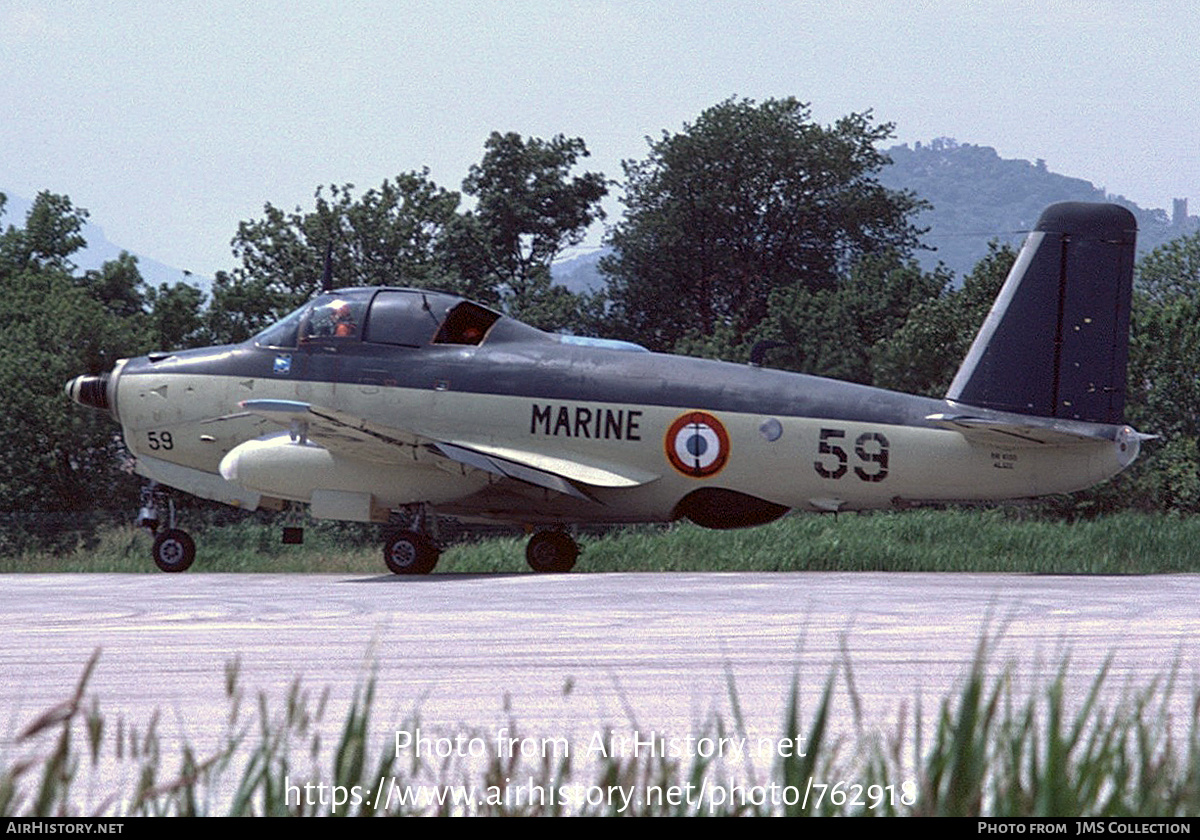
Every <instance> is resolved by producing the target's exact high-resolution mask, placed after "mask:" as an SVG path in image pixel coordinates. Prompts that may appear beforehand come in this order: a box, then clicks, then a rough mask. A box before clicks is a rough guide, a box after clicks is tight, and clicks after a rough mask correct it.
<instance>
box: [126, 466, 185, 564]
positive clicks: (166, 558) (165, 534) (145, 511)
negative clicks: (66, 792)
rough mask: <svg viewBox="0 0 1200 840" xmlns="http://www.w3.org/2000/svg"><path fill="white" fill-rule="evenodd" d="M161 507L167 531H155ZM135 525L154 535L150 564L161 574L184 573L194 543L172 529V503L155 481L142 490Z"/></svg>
mask: <svg viewBox="0 0 1200 840" xmlns="http://www.w3.org/2000/svg"><path fill="white" fill-rule="evenodd" d="M162 507H165V508H166V509H167V528H166V529H165V530H163V531H159V530H158V527H159V525H160V524H161V521H160V519H159V509H160V508H162ZM137 524H138V526H139V527H142V528H145V529H146V530H148V531H149V532H150V533H151V534H152V535H154V547H153V548H152V549H151V554H152V556H153V557H154V565H156V566H158V568H159V569H161V570H162V571H164V572H184V571H187V569H188V567H190V566H191V565H192V563H193V562H194V561H195V559H196V543H195V541H194V540H193V539H192V538H191V536H190V535H189V534H188V532H187V531H183V530H181V529H179V528H176V527H175V503H174V502H173V501H171V498H170V496H168V495H167V494H166V492H165V491H164V490H163V489H162V488H161V487H159V486H158V484H157V483H156V482H150V484H148V485H147V486H146V487H144V488H142V504H141V509H140V510H139V511H138V523H137Z"/></svg>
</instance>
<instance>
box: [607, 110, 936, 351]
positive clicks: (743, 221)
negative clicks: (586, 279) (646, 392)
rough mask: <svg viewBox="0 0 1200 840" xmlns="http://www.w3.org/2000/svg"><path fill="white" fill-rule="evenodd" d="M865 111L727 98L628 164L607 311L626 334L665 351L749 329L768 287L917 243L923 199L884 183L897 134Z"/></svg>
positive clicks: (817, 285)
mask: <svg viewBox="0 0 1200 840" xmlns="http://www.w3.org/2000/svg"><path fill="white" fill-rule="evenodd" d="M891 131H892V126H891V125H890V124H882V125H875V124H874V123H873V122H872V117H871V115H870V113H865V114H850V115H849V116H846V117H843V118H842V119H841V120H839V121H838V122H837V123H836V124H835V125H833V126H829V127H822V126H820V125H817V124H816V123H814V122H812V121H811V119H810V112H809V110H808V106H807V105H805V104H803V103H801V102H798V101H797V100H795V99H791V98H788V99H781V100H777V99H770V100H767V101H765V102H764V103H762V104H761V105H759V104H756V103H755V102H753V101H752V100H748V99H742V100H737V99H729V100H726V101H725V102H722V103H720V104H718V105H716V106H714V107H712V108H709V109H708V110H706V111H704V112H703V113H702V114H701V115H700V117H699V118H698V119H697V120H696V122H695V123H691V124H685V125H684V127H683V130H682V131H681V132H680V133H678V134H674V135H672V134H668V133H667V132H664V133H663V136H662V138H661V139H660V140H658V141H657V142H653V141H652V142H651V143H650V153H649V156H648V157H647V158H646V159H645V160H642V161H626V162H625V164H624V170H625V184H624V187H625V197H624V202H625V204H626V206H627V210H626V213H625V218H624V219H623V220H622V221H621V222H619V223H618V224H617V225H616V226H615V227H614V228H613V230H612V231H611V232H610V235H609V240H610V242H611V244H612V246H613V248H614V249H615V251H614V253H613V255H612V256H611V257H609V258H607V259H605V260H604V261H603V262H602V263H601V269H602V271H603V272H604V273H606V274H607V275H608V276H609V295H610V298H611V300H612V312H611V315H612V317H613V318H614V319H615V320H616V321H617V322H618V323H619V324H620V325H621V327H622V328H623V329H624V331H625V334H626V335H627V336H628V337H632V338H635V339H636V340H640V341H642V342H644V343H646V344H648V345H649V346H650V347H651V348H653V349H660V350H666V349H670V348H672V347H673V346H674V345H675V342H676V341H678V340H679V339H680V338H681V337H682V336H684V335H687V334H688V333H689V332H698V333H699V334H700V335H712V334H713V332H714V331H715V330H716V328H717V326H718V325H719V324H722V323H728V324H731V325H732V326H733V327H734V329H735V330H737V331H738V332H743V333H744V332H746V331H748V330H749V329H751V328H753V327H754V326H756V325H757V324H758V323H760V322H761V321H762V320H763V318H765V317H766V315H767V312H768V308H769V300H770V296H771V293H772V292H773V291H774V290H776V289H779V288H784V287H789V286H794V285H800V286H803V287H804V288H806V289H808V290H809V291H811V292H816V291H819V290H821V289H828V288H832V287H833V286H834V285H835V284H836V282H837V278H838V275H839V272H841V271H843V270H845V269H847V268H848V267H849V266H850V265H851V264H852V263H853V262H854V261H855V259H856V258H858V257H859V256H861V255H863V254H866V253H872V252H877V251H883V250H889V249H890V250H893V251H895V252H896V253H898V254H899V255H901V256H904V255H905V254H907V253H908V252H910V251H911V249H912V248H914V247H915V246H916V244H917V236H918V233H919V232H918V231H917V230H916V228H914V227H913V225H912V224H911V222H910V220H909V217H910V215H911V214H912V213H913V212H914V211H915V210H916V209H917V208H919V207H921V206H922V204H921V202H920V201H918V200H917V198H916V197H915V196H913V195H912V194H910V193H904V192H894V191H890V190H887V189H884V188H883V187H882V186H880V184H879V182H878V178H877V176H878V173H879V170H880V169H881V168H882V167H883V165H884V164H885V163H886V162H887V158H886V157H884V156H883V155H882V154H881V153H880V152H878V151H877V150H876V149H875V144H876V143H878V142H879V141H881V140H883V139H884V138H886V137H889V136H890V135H891Z"/></svg>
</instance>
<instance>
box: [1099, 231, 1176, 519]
mask: <svg viewBox="0 0 1200 840" xmlns="http://www.w3.org/2000/svg"><path fill="white" fill-rule="evenodd" d="M1132 321H1133V324H1132V327H1131V332H1132V340H1131V343H1130V348H1129V388H1128V394H1127V405H1126V412H1125V414H1126V418H1127V419H1128V421H1129V422H1130V423H1131V424H1132V425H1133V426H1135V427H1136V428H1138V429H1139V430H1141V431H1143V432H1147V433H1151V434H1156V435H1158V436H1159V439H1158V440H1152V441H1148V442H1147V443H1146V444H1145V445H1144V449H1143V455H1142V456H1141V458H1139V460H1138V461H1137V462H1135V464H1134V466H1133V467H1132V468H1131V469H1130V470H1129V471H1128V473H1126V474H1124V475H1123V476H1121V477H1120V481H1119V482H1116V483H1115V487H1114V491H1113V493H1112V495H1111V496H1106V497H1104V500H1105V501H1106V502H1107V503H1108V505H1109V506H1117V505H1121V506H1127V505H1130V504H1134V505H1137V506H1139V507H1143V508H1154V509H1159V510H1179V511H1186V512H1189V513H1196V512H1200V373H1198V372H1200V234H1194V235H1191V236H1186V237H1183V238H1181V239H1177V240H1175V241H1173V242H1170V243H1167V244H1166V245H1163V246H1161V247H1159V248H1156V249H1155V250H1154V251H1152V252H1151V253H1149V254H1148V255H1146V256H1145V257H1144V258H1143V259H1142V260H1141V261H1140V262H1139V263H1138V273H1137V280H1136V285H1135V291H1134V303H1133V318H1132Z"/></svg>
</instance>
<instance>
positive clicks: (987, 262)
mask: <svg viewBox="0 0 1200 840" xmlns="http://www.w3.org/2000/svg"><path fill="white" fill-rule="evenodd" d="M1016 258H1017V252H1016V251H1015V250H1013V248H1012V247H1011V246H1009V245H1001V244H1000V243H999V242H995V241H993V242H992V243H991V245H990V247H989V251H988V255H987V256H986V257H984V258H983V259H982V260H980V261H979V262H978V263H977V264H976V265H975V268H974V269H973V270H972V271H971V273H970V274H968V275H967V276H966V277H964V278H963V284H962V286H961V287H960V288H958V289H952V288H949V286H947V287H946V289H945V290H944V291H943V293H942V294H941V295H938V296H936V297H932V298H930V299H929V300H927V301H925V302H924V303H921V304H919V305H918V306H915V307H914V308H913V310H912V312H911V313H910V315H909V317H908V319H907V320H906V321H905V322H904V324H903V325H902V326H900V327H899V329H897V330H896V331H895V332H894V333H893V334H892V335H891V336H889V337H888V338H886V339H885V340H884V341H882V342H880V344H879V345H877V346H876V348H875V351H874V374H875V384H876V385H879V386H880V387H883V388H891V389H893V390H897V391H903V392H905V393H910V394H924V395H926V396H930V397H941V396H943V395H944V394H945V393H946V391H947V390H949V388H950V383H951V381H952V380H953V379H954V374H955V372H957V370H958V367H959V365H961V364H962V361H963V359H965V358H966V356H967V351H968V350H970V349H971V342H972V341H974V340H975V334H976V333H977V332H979V327H980V326H981V325H982V324H983V319H984V318H986V317H987V314H988V312H989V311H990V310H991V308H992V304H993V303H994V302H995V300H996V297H997V295H999V294H1000V287H1001V286H1003V285H1004V280H1005V278H1007V277H1008V272H1009V270H1010V269H1011V268H1012V265H1013V262H1015V261H1016Z"/></svg>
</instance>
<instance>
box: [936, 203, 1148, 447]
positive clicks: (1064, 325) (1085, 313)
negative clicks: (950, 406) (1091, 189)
mask: <svg viewBox="0 0 1200 840" xmlns="http://www.w3.org/2000/svg"><path fill="white" fill-rule="evenodd" d="M1136 238H1137V222H1136V221H1135V220H1134V218H1133V214H1132V213H1130V212H1129V211H1128V210H1126V209H1125V208H1123V207H1118V206H1117V205H1115V204H1084V203H1081V202H1064V203H1062V204H1053V205H1051V206H1050V207H1047V208H1046V210H1045V211H1043V213H1042V217H1041V218H1040V219H1038V223H1037V227H1036V228H1034V230H1033V232H1032V233H1030V234H1029V238H1028V239H1026V240H1025V244H1024V246H1023V247H1022V248H1021V253H1020V254H1019V255H1018V256H1017V261H1016V263H1015V264H1014V265H1013V267H1012V271H1010V272H1009V274H1008V279H1006V280H1005V281H1004V287H1003V288H1002V289H1001V290H1000V296H999V297H998V298H996V302H995V304H993V305H992V311H991V312H989V313H988V316H987V319H986V320H985V321H984V322H983V326H982V327H981V328H980V330H979V334H978V335H976V336H975V342H974V343H973V344H972V345H971V350H970V352H969V353H967V358H966V360H965V361H964V362H963V363H962V367H960V368H959V369H958V373H957V374H956V375H955V377H954V382H952V383H951V385H950V390H949V391H948V392H947V393H946V399H948V400H954V401H955V402H961V403H966V404H968V405H974V406H979V407H982V408H992V409H996V410H999V411H1011V412H1016V413H1018V414H1032V415H1036V416H1039V417H1062V418H1070V419H1074V420H1087V421H1091V422H1095V423H1122V422H1124V413H1125V368H1126V364H1127V362H1128V359H1129V307H1130V300H1131V297H1132V290H1133V259H1134V245H1135V241H1136Z"/></svg>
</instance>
